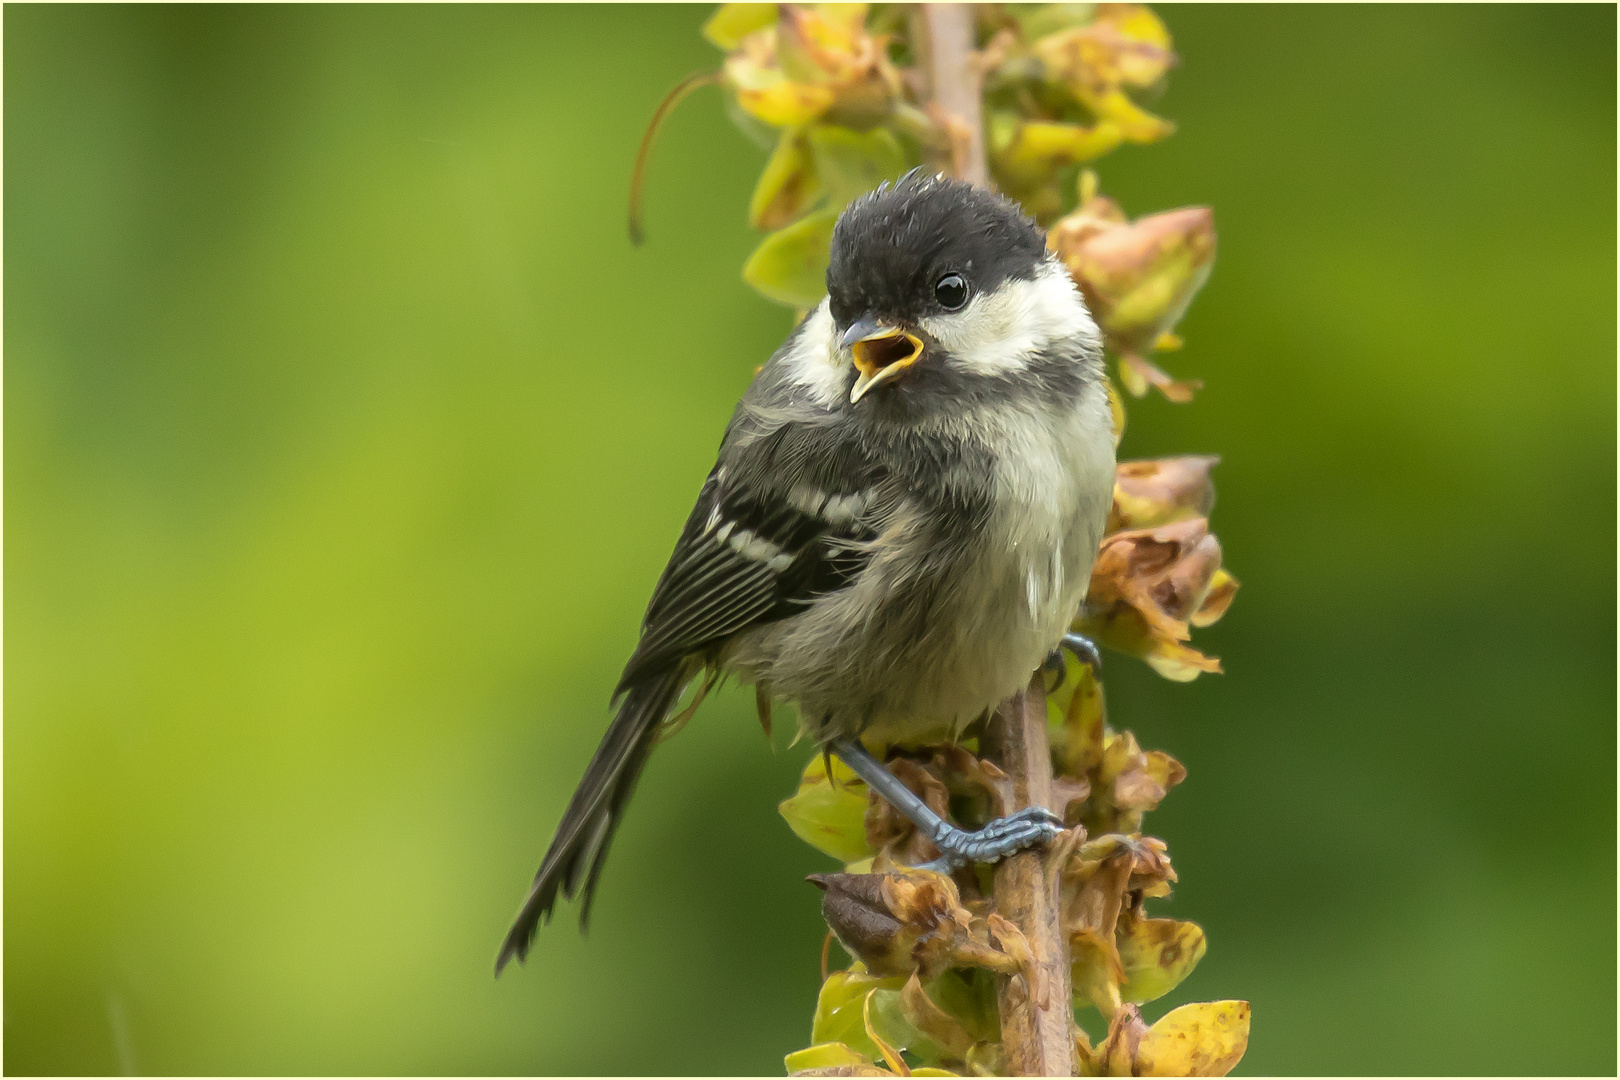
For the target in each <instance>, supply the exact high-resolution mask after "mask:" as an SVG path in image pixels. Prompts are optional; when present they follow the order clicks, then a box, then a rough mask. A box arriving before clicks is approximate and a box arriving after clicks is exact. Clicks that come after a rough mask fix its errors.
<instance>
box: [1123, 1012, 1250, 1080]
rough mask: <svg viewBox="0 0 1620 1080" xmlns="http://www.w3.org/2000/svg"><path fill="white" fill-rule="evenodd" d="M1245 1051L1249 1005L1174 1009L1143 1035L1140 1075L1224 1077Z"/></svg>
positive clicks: (1139, 1050) (1138, 1059)
mask: <svg viewBox="0 0 1620 1080" xmlns="http://www.w3.org/2000/svg"><path fill="white" fill-rule="evenodd" d="M1248 1048H1249V1003H1248V1002H1247V1001H1202V1002H1198V1003H1197V1004H1194V1005H1183V1006H1182V1007H1181V1008H1179V1009H1172V1010H1170V1011H1169V1012H1168V1013H1166V1014H1165V1015H1164V1016H1162V1017H1160V1018H1159V1022H1158V1023H1156V1024H1154V1025H1153V1027H1151V1028H1149V1029H1148V1033H1147V1034H1146V1035H1144V1036H1142V1043H1141V1045H1140V1046H1138V1047H1137V1049H1136V1068H1137V1073H1138V1075H1140V1076H1225V1075H1226V1074H1227V1073H1229V1072H1231V1071H1232V1068H1233V1066H1235V1065H1236V1064H1237V1063H1238V1062H1239V1061H1241V1060H1243V1052H1244V1051H1245V1050H1247V1049H1248Z"/></svg>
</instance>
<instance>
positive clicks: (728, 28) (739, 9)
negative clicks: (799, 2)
mask: <svg viewBox="0 0 1620 1080" xmlns="http://www.w3.org/2000/svg"><path fill="white" fill-rule="evenodd" d="M775 21H776V5H775V4H721V5H720V8H719V10H718V11H716V12H715V13H714V14H713V15H710V16H709V21H708V22H706V23H704V24H703V36H704V37H706V38H708V39H709V41H710V43H711V44H713V45H714V46H716V47H717V48H721V49H724V50H726V52H730V51H731V50H732V49H735V48H736V47H737V46H738V45H740V44H742V39H743V38H745V37H747V36H748V35H749V34H752V33H753V32H754V31H755V30H763V29H764V28H765V27H767V26H769V25H771V23H773V22H775Z"/></svg>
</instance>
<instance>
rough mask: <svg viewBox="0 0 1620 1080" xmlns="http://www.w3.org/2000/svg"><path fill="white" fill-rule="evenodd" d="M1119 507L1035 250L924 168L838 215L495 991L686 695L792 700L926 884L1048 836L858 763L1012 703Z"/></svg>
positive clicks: (1093, 386) (1025, 817) (592, 860)
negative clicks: (709, 692)
mask: <svg viewBox="0 0 1620 1080" xmlns="http://www.w3.org/2000/svg"><path fill="white" fill-rule="evenodd" d="M1113 484H1114V442H1113V429H1112V420H1111V415H1110V411H1109V406H1108V395H1107V390H1106V383H1105V379H1104V375H1103V367H1102V348H1101V343H1100V335H1099V333H1098V330H1097V326H1096V324H1095V322H1093V320H1092V318H1091V315H1090V314H1089V313H1088V311H1087V310H1086V305H1085V302H1084V301H1083V300H1082V298H1081V296H1080V293H1079V291H1078V290H1077V289H1076V288H1075V286H1074V283H1073V281H1072V280H1071V279H1070V277H1069V274H1068V272H1067V271H1066V270H1065V269H1064V267H1063V265H1062V264H1061V263H1060V262H1058V261H1057V259H1056V258H1054V257H1053V256H1052V255H1050V254H1049V253H1048V252H1047V249H1046V243H1045V236H1044V234H1043V232H1042V231H1041V229H1040V227H1039V226H1038V225H1036V224H1035V223H1034V222H1033V221H1031V220H1030V219H1029V218H1027V217H1026V216H1025V215H1024V214H1023V212H1022V211H1021V210H1020V209H1019V208H1018V206H1017V205H1016V204H1014V203H1012V202H1010V201H1009V200H1007V199H1006V198H1004V197H1002V196H1000V195H997V194H995V193H992V192H989V191H986V190H983V189H981V188H977V187H974V186H972V185H970V184H966V183H962V182H960V181H955V180H950V179H947V178H944V177H942V176H935V175H930V174H926V173H924V172H922V171H920V170H913V171H912V172H910V173H908V174H906V175H905V176H904V177H902V178H901V179H900V180H898V181H896V182H895V183H893V184H892V185H888V184H886V185H884V186H882V187H880V188H878V189H877V190H876V191H874V192H872V193H870V194H868V195H866V196H863V197H862V198H860V199H858V200H856V201H855V202H852V203H851V204H850V205H849V206H848V207H847V208H846V209H845V210H844V212H843V214H842V215H841V216H840V217H839V219H838V222H837V225H836V227H835V228H834V230H833V237H832V250H831V260H830V263H829V265H828V269H827V297H826V299H824V300H823V301H822V302H821V303H820V305H818V306H817V307H816V308H815V309H814V310H813V311H811V312H810V313H809V314H808V315H807V316H805V318H804V319H803V320H802V321H801V322H800V323H799V325H798V327H797V328H796V329H795V330H794V331H793V333H792V334H791V335H789V337H788V339H787V341H785V342H784V343H783V344H782V346H781V347H780V348H779V349H777V351H776V353H775V354H774V355H773V356H772V357H771V359H770V361H769V362H768V363H767V364H766V365H765V366H764V367H763V368H762V369H761V370H760V372H759V374H758V375H757V376H756V377H755V379H754V381H753V384H752V385H751V386H750V387H749V388H748V390H747V392H746V393H745V394H744V395H743V398H742V401H741V402H740V403H739V404H738V406H737V410H736V412H735V413H734V414H733V416H732V419H731V423H730V424H729V425H728V426H727V428H726V432H725V437H724V438H723V439H722V441H721V444H720V452H719V457H718V461H717V462H716V464H715V466H714V468H713V469H712V470H711V471H710V473H709V475H708V478H707V479H706V480H705V481H704V482H703V488H702V490H701V491H700V492H699V493H698V497H697V505H696V506H694V507H693V509H692V513H691V516H690V517H689V518H687V521H686V527H685V528H684V529H682V530H681V535H680V539H679V540H678V541H677V542H676V544H675V552H674V554H673V555H672V556H671V557H670V560H669V565H668V566H667V567H665V569H664V572H663V575H662V577H660V578H659V580H658V585H657V587H656V588H655V589H654V590H653V595H652V600H651V601H650V602H649V604H648V605H647V614H646V617H645V619H644V620H643V623H642V630H641V639H640V642H639V644H638V645H637V646H636V650H635V652H634V654H633V655H632V656H631V657H630V660H629V662H628V663H627V664H626V665H625V668H624V674H623V675H622V676H621V677H620V679H619V684H618V688H617V690H616V691H615V700H616V702H617V712H616V715H615V717H614V719H613V722H612V724H610V725H609V727H608V730H607V734H606V735H605V736H604V737H603V739H602V742H601V745H600V746H599V747H598V748H597V750H596V754H595V756H594V757H592V759H591V762H590V765H589V766H588V767H587V768H586V771H585V776H584V779H583V780H581V781H580V784H579V788H578V790H576V791H575V792H574V796H573V799H572V800H571V801H570V802H569V804H568V809H567V810H566V811H565V812H564V814H563V819H562V824H561V825H560V826H558V829H557V834H556V837H555V838H554V839H553V840H552V842H551V847H550V849H549V850H548V851H547V852H546V856H545V860H544V862H543V863H542V864H541V866H540V871H539V873H538V874H536V875H535V879H534V885H533V887H532V888H531V889H530V892H529V895H528V898H527V900H526V901H525V902H524V904H523V908H522V910H521V912H520V913H519V914H518V917H517V920H516V922H515V923H514V924H513V926H512V929H511V931H510V933H509V934H508V935H507V937H506V941H505V943H504V944H503V945H502V947H501V951H500V956H499V959H498V960H497V961H496V966H495V970H496V973H497V974H498V973H499V972H500V970H501V968H502V967H504V966H505V965H506V963H507V962H508V961H509V960H511V959H512V958H513V957H514V956H515V957H517V958H519V959H520V960H521V959H522V958H523V957H524V956H525V955H526V954H527V953H528V950H529V946H530V943H531V942H532V940H533V937H534V933H535V929H536V927H537V926H538V924H539V922H540V920H541V919H542V918H544V919H547V920H549V919H550V917H551V912H552V909H553V907H554V905H555V904H556V901H557V895H558V893H559V892H561V893H562V894H563V895H564V896H566V897H569V898H573V897H574V896H575V895H576V894H578V895H579V896H580V899H581V908H580V926H581V929H583V928H584V927H585V925H586V922H587V920H588V918H589V913H590V905H591V899H592V895H593V893H594V892H595V889H596V885H597V881H598V879H599V877H600V875H601V872H602V863H603V859H604V858H605V856H606V854H607V850H608V845H609V843H610V842H611V840H612V838H613V833H614V830H615V829H616V828H617V827H618V824H619V821H620V818H621V817H622V816H623V814H624V811H625V806H626V804H627V803H628V802H629V799H630V794H631V791H632V790H633V789H634V787H635V783H636V779H637V778H638V777H639V776H640V774H641V770H642V767H643V766H644V765H645V764H646V761H647V757H648V754H649V753H650V751H651V750H652V748H653V745H654V743H655V742H656V741H657V740H658V738H659V735H660V733H661V729H662V728H663V727H664V723H665V721H666V720H667V719H668V716H669V713H670V712H671V711H672V709H673V706H674V703H675V701H676V699H677V697H678V696H679V695H680V693H681V691H682V689H683V688H684V687H685V686H686V685H687V684H688V683H689V682H691V681H692V680H693V679H695V678H697V677H699V676H700V675H703V676H705V677H712V676H713V675H715V674H716V673H719V672H726V673H729V674H731V675H732V676H734V677H736V678H738V679H740V680H741V681H743V682H745V683H752V684H755V685H756V686H757V687H758V688H759V689H760V691H761V692H762V693H764V694H766V695H768V696H770V697H774V698H777V699H780V700H783V701H787V702H791V703H792V704H793V705H794V706H795V707H796V708H797V711H798V714H799V716H800V724H801V727H802V729H803V731H804V733H805V734H806V735H807V736H808V737H810V738H811V739H813V740H814V741H815V743H816V744H817V745H818V746H820V747H822V748H823V749H825V750H827V751H828V752H831V753H835V754H837V755H838V756H839V757H840V758H842V759H843V760H844V761H845V762H846V763H847V764H849V765H850V767H851V768H852V769H853V770H854V771H855V772H856V773H857V774H858V775H860V776H861V777H862V779H864V780H865V781H866V782H867V783H868V784H869V785H870V786H871V787H872V788H873V789H874V790H876V791H878V792H879V793H880V794H882V795H884V796H885V797H886V798H888V799H889V801H890V802H892V803H894V804H895V806H896V808H897V809H899V810H900V811H901V812H902V813H904V814H906V816H907V817H909V818H910V819H911V820H912V821H914V822H916V823H917V824H918V826H919V828H921V829H922V830H923V832H924V834H925V835H927V836H928V837H929V838H930V839H931V840H932V841H933V842H934V843H935V845H936V846H937V847H938V848H939V849H940V851H941V856H940V859H939V860H938V865H937V867H936V868H939V869H945V870H949V869H951V868H953V867H955V866H959V865H962V864H964V863H968V862H991V861H995V860H997V859H1000V858H1003V857H1005V856H1006V855H1009V854H1011V853H1012V852H1014V851H1018V850H1021V849H1023V848H1026V847H1030V846H1034V845H1039V844H1041V843H1044V842H1045V841H1047V840H1048V839H1050V838H1051V837H1052V836H1055V835H1056V834H1057V832H1058V831H1059V830H1061V828H1062V822H1061V821H1060V820H1059V819H1058V818H1057V817H1056V816H1055V815H1053V814H1052V813H1051V811H1050V810H1047V809H1045V808H1042V807H1031V808H1029V809H1027V810H1024V811H1020V812H1019V813H1017V814H1013V815H1010V816H1008V817H1005V818H1001V819H998V820H997V821H994V822H991V823H990V824H989V825H987V826H985V828H983V829H981V830H978V831H977V832H969V831H966V830H963V829H960V828H957V827H955V826H953V825H951V824H950V823H948V822H945V821H943V820H941V819H940V818H939V817H938V815H936V814H934V813H933V811H931V810H930V809H929V808H928V807H927V806H926V805H925V804H923V802H922V801H921V800H920V799H918V798H917V797H916V796H915V795H913V794H912V793H911V792H910V791H909V790H908V789H907V788H906V787H905V786H904V785H902V784H900V783H899V781H898V780H897V779H895V777H894V776H893V775H892V774H891V773H889V771H888V770H887V769H885V768H884V767H883V765H882V764H881V763H879V762H878V761H877V760H876V759H875V758H874V757H873V756H872V755H871V754H870V753H868V752H867V750H866V748H865V747H864V746H863V745H862V741H861V740H863V739H865V740H869V741H873V742H876V743H888V742H891V741H896V740H902V739H906V738H908V737H917V736H919V735H921V734H924V733H928V732H932V731H937V730H940V729H942V728H944V729H950V730H953V731H960V730H961V729H962V728H963V727H964V726H966V725H967V724H969V723H971V722H972V721H974V720H975V719H977V718H978V717H980V716H981V715H983V714H985V713H986V712H987V711H988V710H990V709H993V708H994V707H995V706H996V705H997V704H998V703H1000V702H1001V701H1003V700H1004V699H1006V698H1007V697H1009V696H1010V695H1011V694H1013V693H1014V692H1015V691H1017V690H1019V689H1021V688H1022V687H1023V686H1024V685H1025V684H1026V683H1027V682H1028V680H1029V678H1030V675H1031V674H1032V672H1033V671H1034V670H1035V669H1036V668H1037V667H1039V666H1040V665H1041V663H1042V662H1043V661H1044V660H1045V659H1046V658H1047V657H1048V656H1049V655H1050V654H1051V653H1052V652H1053V651H1054V650H1055V649H1057V648H1058V647H1059V646H1060V644H1061V643H1063V642H1064V640H1065V635H1066V632H1067V630H1068V627H1069V624H1070V622H1071V620H1072V619H1073V618H1074V616H1075V614H1076V613H1077V611H1078V610H1079V607H1080V604H1081V602H1082V601H1083V599H1084V597H1085V594H1086V588H1087V584H1088V582H1089V579H1090V575H1091V564H1092V559H1093V557H1094V556H1095V554H1096V552H1097V546H1098V544H1099V542H1100V541H1101V539H1102V535H1103V526H1104V522H1105V520H1106V518H1107V513H1108V507H1109V504H1110V501H1111V499H1112V493H1113ZM1069 643H1070V645H1071V646H1072V647H1075V648H1077V649H1085V648H1086V647H1087V646H1088V645H1089V643H1087V642H1085V641H1084V639H1079V640H1078V641H1076V640H1073V639H1072V638H1071V640H1070V642H1069Z"/></svg>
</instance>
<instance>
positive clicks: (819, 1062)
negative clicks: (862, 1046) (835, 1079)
mask: <svg viewBox="0 0 1620 1080" xmlns="http://www.w3.org/2000/svg"><path fill="white" fill-rule="evenodd" d="M782 1064H783V1065H785V1066H786V1067H787V1071H788V1072H790V1073H796V1072H803V1071H804V1070H806V1069H833V1068H837V1067H838V1066H840V1065H870V1064H872V1062H871V1059H869V1058H867V1057H866V1056H865V1055H863V1054H859V1053H857V1052H856V1051H854V1050H852V1049H850V1048H849V1047H848V1046H845V1045H844V1044H843V1043H841V1042H826V1043H817V1044H816V1045H815V1046H807V1047H805V1048H804V1049H803V1050H795V1051H793V1053H791V1054H789V1055H788V1056H787V1057H785V1058H783V1059H782Z"/></svg>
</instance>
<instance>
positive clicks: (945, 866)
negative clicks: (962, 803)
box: [922, 806, 1063, 874]
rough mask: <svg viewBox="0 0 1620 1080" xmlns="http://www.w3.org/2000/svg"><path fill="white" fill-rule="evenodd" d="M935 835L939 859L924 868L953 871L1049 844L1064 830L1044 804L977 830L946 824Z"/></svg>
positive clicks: (1058, 819)
mask: <svg viewBox="0 0 1620 1080" xmlns="http://www.w3.org/2000/svg"><path fill="white" fill-rule="evenodd" d="M946 828H947V829H948V830H949V831H944V832H942V833H941V835H940V836H938V837H937V838H935V840H934V846H935V847H937V848H939V853H940V854H939V858H937V859H935V860H933V861H932V862H928V863H924V864H923V866H922V869H924V870H934V871H937V872H938V873H941V874H949V873H951V872H952V871H954V870H955V869H956V868H957V867H959V866H965V865H967V864H968V863H993V862H1000V861H1001V860H1002V859H1005V858H1006V857H1007V856H1009V855H1013V854H1016V853H1018V852H1020V851H1023V850H1024V849H1026V848H1032V847H1039V846H1043V845H1045V844H1048V843H1050V842H1051V841H1052V839H1053V837H1055V836H1057V835H1058V834H1059V833H1061V832H1062V831H1063V821H1062V820H1061V819H1060V818H1059V817H1058V816H1057V815H1056V814H1054V813H1052V811H1050V810H1048V809H1047V808H1046V807H1044V806H1029V807H1025V808H1024V809H1022V810H1020V811H1018V812H1017V813H1016V814H1009V815H1007V816H1006V817H1003V818H997V819H995V820H994V821H992V822H990V823H989V824H987V825H986V826H985V827H984V828H982V829H979V830H977V831H975V832H967V831H966V830H963V829H958V828H956V827H955V826H954V825H951V826H947V827H946Z"/></svg>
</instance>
